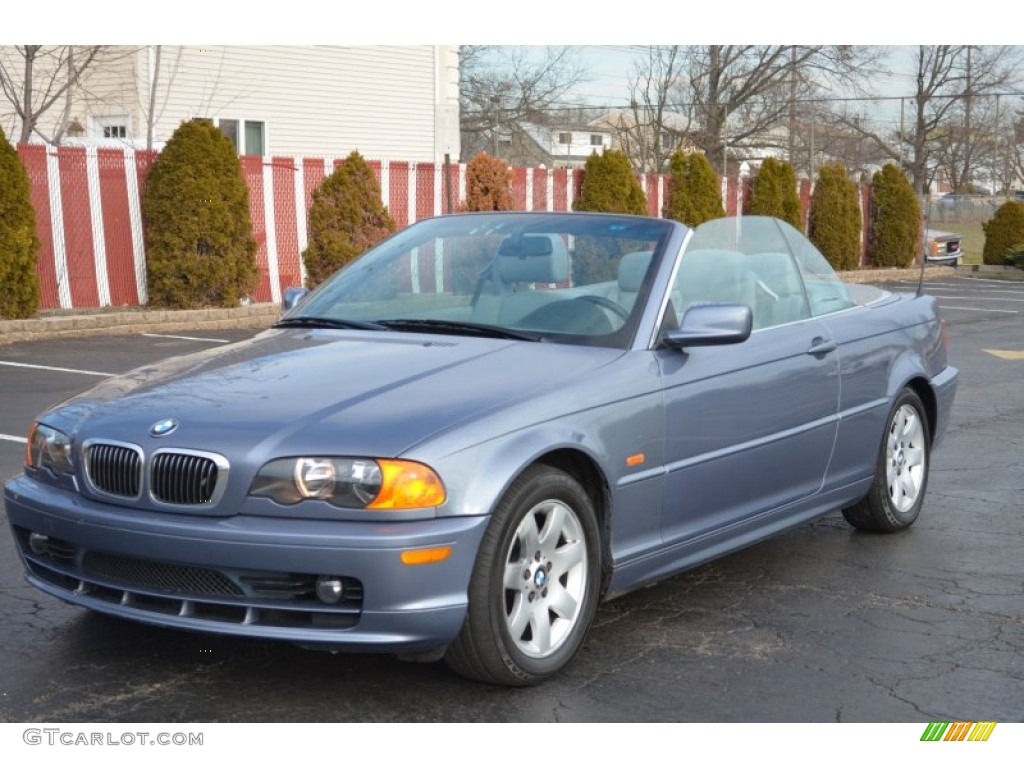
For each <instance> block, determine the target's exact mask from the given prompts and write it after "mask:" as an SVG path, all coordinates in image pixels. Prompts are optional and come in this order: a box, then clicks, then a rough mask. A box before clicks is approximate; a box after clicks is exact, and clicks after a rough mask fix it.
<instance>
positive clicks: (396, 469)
mask: <svg viewBox="0 0 1024 768" xmlns="http://www.w3.org/2000/svg"><path fill="white" fill-rule="evenodd" d="M249 495H250V496H265V497H267V498H271V499H273V500H274V501H276V502H278V503H280V504H297V503H298V502H300V501H303V500H304V499H323V500H324V501H327V502H330V503H331V504H333V505H334V506H336V507H347V508H349V509H353V508H354V509H423V508H425V507H436V506H440V505H441V504H443V503H444V501H445V498H446V493H445V489H444V484H443V483H442V482H441V478H439V477H438V476H437V474H436V473H435V472H434V470H432V469H431V468H430V467H428V466H426V465H425V464H419V463H417V462H415V461H400V460H395V459H361V458H330V457H308V456H302V457H299V458H292V459H275V460H274V461H271V462H269V463H268V464H265V465H264V466H263V468H262V469H260V471H259V473H258V474H257V475H256V479H255V480H253V483H252V488H250V489H249Z"/></svg>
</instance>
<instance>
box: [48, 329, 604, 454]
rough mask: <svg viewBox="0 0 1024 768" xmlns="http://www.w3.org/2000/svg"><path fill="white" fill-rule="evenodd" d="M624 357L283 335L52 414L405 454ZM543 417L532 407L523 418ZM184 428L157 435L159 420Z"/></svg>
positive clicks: (133, 429)
mask: <svg viewBox="0 0 1024 768" xmlns="http://www.w3.org/2000/svg"><path fill="white" fill-rule="evenodd" d="M621 354H622V353H621V351H618V350H609V349H602V348H594V347H576V346H569V345H562V344H549V343H538V342H523V341H508V340H496V339H483V338H475V337H464V336H440V335H433V334H431V335H420V334H401V333H391V332H370V331H367V332H362V331H336V330H312V331H311V330H296V329H281V330H271V331H267V332H264V333H262V334H260V335H259V336H257V337H255V338H253V339H251V340H249V341H245V342H241V343H238V344H233V345H230V346H228V347H222V348H219V349H214V350H209V351H206V352H201V353H198V354H194V355H189V356H186V357H181V358H172V359H169V360H166V361H163V362H160V363H157V364H155V365H150V366H146V367H143V368H139V369H137V370H135V371H131V372H129V373H127V374H125V375H123V376H118V377H115V378H112V379H110V380H108V381H106V382H104V383H102V384H100V385H99V386H97V387H95V388H93V389H92V390H89V391H88V392H86V393H84V394H82V395H79V396H78V397H75V398H73V399H72V400H70V401H68V402H66V403H64V404H63V405H62V406H60V407H59V408H57V409H55V410H54V411H52V412H50V413H48V414H46V415H44V417H43V420H45V421H47V423H50V424H52V425H53V426H55V427H58V428H61V429H66V430H68V431H71V432H73V433H74V434H75V436H76V439H77V440H79V441H82V440H86V439H89V438H103V439H112V440H124V441H128V442H132V443H137V444H141V445H146V444H148V445H149V446H150V448H156V447H182V448H187V447H191V448H203V449H208V450H216V451H223V452H226V453H233V454H235V455H238V454H237V452H238V451H242V452H244V453H249V454H250V455H252V456H253V458H257V457H259V456H261V455H266V456H270V455H287V453H289V452H299V453H309V452H312V451H317V450H322V451H329V452H330V453H332V454H335V455H341V454H355V455H373V456H398V455H401V454H402V453H403V452H404V451H406V450H407V449H408V448H409V447H410V446H413V445H415V444H417V443H419V442H421V441H423V440H424V439H426V438H427V437H429V436H431V435H433V434H435V433H437V432H440V431H443V430H446V429H448V428H450V427H453V426H455V425H458V424H460V423H464V422H466V421H468V420H472V419H474V418H477V417H479V416H481V415H483V414H486V413H489V412H493V411H496V410H500V409H503V408H510V407H514V406H517V405H520V404H522V403H524V402H525V401H527V400H528V399H530V398H531V397H536V396H539V395H543V394H546V393H549V392H551V391H554V390H557V389H560V388H563V387H566V386H567V385H570V384H571V383H572V382H573V381H575V380H578V379H581V378H582V377H586V376H587V375H588V373H590V372H591V371H593V370H594V369H596V368H598V367H601V366H603V365H606V364H608V363H609V362H611V361H612V360H614V359H615V358H617V357H618V356H620V355H621ZM530 417H531V414H530V412H529V410H528V409H522V412H521V414H520V415H519V416H518V417H517V419H518V420H521V421H522V422H523V423H524V424H525V423H528V422H529V420H530ZM165 419H174V420H175V421H176V422H177V424H178V426H177V428H176V429H175V430H174V431H173V432H172V433H171V434H168V435H167V436H166V437H162V438H155V437H152V436H151V435H150V434H149V430H150V427H151V426H152V425H153V424H155V423H156V422H157V421H161V420H165Z"/></svg>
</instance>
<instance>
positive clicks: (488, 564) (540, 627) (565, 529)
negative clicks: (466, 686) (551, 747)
mask: <svg viewBox="0 0 1024 768" xmlns="http://www.w3.org/2000/svg"><path fill="white" fill-rule="evenodd" d="M599 536H600V533H599V529H598V524H597V515H596V513H595V512H594V505H593V502H592V501H591V499H590V497H589V496H588V495H587V493H586V491H585V490H584V489H583V487H582V486H581V485H580V484H579V483H578V482H577V481H576V480H575V479H574V478H572V477H571V476H570V475H567V474H566V473H564V472H562V471H560V470H557V469H554V468H552V467H547V466H543V465H535V466H533V467H530V468H529V469H527V470H526V471H525V472H524V473H523V474H522V475H521V476H520V477H519V478H517V479H516V480H515V482H513V484H512V486H511V487H510V488H509V490H508V492H507V493H506V494H505V496H504V498H503V499H502V501H501V503H500V504H499V505H498V507H497V509H495V511H494V514H493V516H492V519H491V522H490V524H489V525H488V528H487V531H486V532H485V533H484V538H483V541H482V542H481V544H480V553H479V555H478V556H477V562H476V565H475V566H474V569H473V576H472V581H471V583H470V587H469V607H468V609H467V616H466V622H465V624H464V625H463V628H462V631H461V632H460V634H459V637H458V638H457V639H456V641H455V642H454V643H453V644H452V645H451V646H450V647H449V649H448V653H447V655H446V656H445V661H446V662H447V663H448V665H449V666H450V667H451V668H452V669H454V670H455V671H456V672H458V673H459V674H461V675H463V676H465V677H469V678H472V679H474V680H480V681H482V682H487V683H495V684H498V685H510V686H526V685H536V684H537V683H540V682H542V681H543V680H545V679H547V678H549V677H551V676H552V675H554V674H556V673H557V672H558V671H559V670H561V669H562V668H564V667H565V666H566V665H567V664H568V663H569V662H570V661H572V659H573V658H574V657H575V656H576V654H577V653H578V652H579V650H580V648H581V647H582V645H583V640H584V638H585V637H586V634H587V631H588V630H589V629H590V625H591V622H592V621H593V618H594V613H595V612H596V609H597V601H598V592H599V589H600V579H601V573H600V572H601V568H600V551H601V549H600V545H599Z"/></svg>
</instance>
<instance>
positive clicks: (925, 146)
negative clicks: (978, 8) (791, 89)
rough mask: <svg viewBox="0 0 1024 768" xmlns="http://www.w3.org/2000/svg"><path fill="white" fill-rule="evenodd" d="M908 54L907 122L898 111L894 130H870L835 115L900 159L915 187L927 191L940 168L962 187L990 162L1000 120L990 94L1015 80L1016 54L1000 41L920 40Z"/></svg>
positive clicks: (890, 156) (885, 152) (894, 157)
mask: <svg viewBox="0 0 1024 768" xmlns="http://www.w3.org/2000/svg"><path fill="white" fill-rule="evenodd" d="M912 55H913V60H914V73H913V78H914V94H913V95H912V96H908V97H907V99H906V101H907V102H908V103H909V105H910V113H911V114H910V118H909V122H910V125H909V126H907V125H906V121H905V120H904V119H903V118H902V117H901V121H900V130H899V131H898V132H894V131H879V130H872V129H871V128H869V127H867V123H866V122H861V121H860V120H859V119H854V116H849V115H841V116H839V118H838V119H839V120H840V121H841V122H842V123H843V124H844V125H846V126H847V127H849V128H851V129H853V130H856V131H859V132H860V133H861V135H863V136H864V137H865V138H867V139H869V140H871V141H872V142H874V143H875V144H876V146H877V147H878V148H879V149H881V150H882V152H883V153H884V154H885V155H886V156H887V157H888V158H890V159H891V160H896V161H900V162H902V163H903V164H904V166H905V168H906V169H907V171H908V173H909V175H910V178H911V181H912V182H913V184H914V187H915V189H917V190H918V191H920V192H928V190H929V189H930V187H931V183H932V181H933V180H934V178H935V174H936V172H937V171H938V170H939V169H940V168H941V169H942V170H943V171H945V173H946V174H947V175H948V176H949V178H950V181H951V182H952V184H953V186H954V188H955V189H958V190H959V189H964V190H966V188H967V187H968V185H969V184H971V183H972V180H973V177H974V175H975V172H976V170H977V168H978V165H979V163H983V162H991V159H986V156H987V155H991V152H990V150H991V148H992V146H993V141H992V136H993V134H994V132H995V130H996V128H997V126H996V125H995V123H996V122H998V121H997V119H996V114H997V111H996V110H995V107H994V100H992V99H991V98H989V96H988V94H991V93H992V92H993V91H997V90H998V89H1000V88H1005V87H1008V86H1012V85H1015V80H1016V77H1017V75H1016V72H1017V71H1018V70H1019V68H1020V64H1021V57H1020V54H1019V52H1018V51H1017V50H1015V49H1013V48H1009V47H1003V46H990V47H985V46H967V45H931V46H926V45H922V46H916V47H914V48H913V54H912ZM901 113H902V109H901ZM858 117H859V116H858Z"/></svg>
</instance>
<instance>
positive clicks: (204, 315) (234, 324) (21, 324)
mask: <svg viewBox="0 0 1024 768" xmlns="http://www.w3.org/2000/svg"><path fill="white" fill-rule="evenodd" d="M280 313H281V306H280V305H279V304H254V305H251V306H248V307H237V308H232V309H177V310H151V309H130V310H114V311H109V310H107V311H104V310H93V311H84V312H81V313H76V314H53V315H43V316H41V317H33V318H29V319H27V320H0V345H2V344H10V343H13V342H17V341H40V340H42V339H67V338H80V337H84V336H121V335H130V334H136V333H165V332H173V331H197V330H201V331H213V330H224V329H230V328H268V327H269V326H270V325H271V324H272V323H273V322H274V321H275V320H276V319H277V317H278V315H279V314H280Z"/></svg>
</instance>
